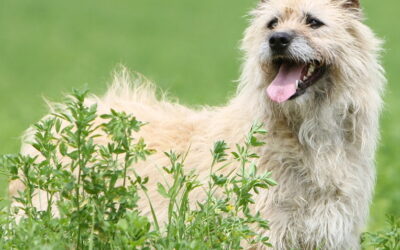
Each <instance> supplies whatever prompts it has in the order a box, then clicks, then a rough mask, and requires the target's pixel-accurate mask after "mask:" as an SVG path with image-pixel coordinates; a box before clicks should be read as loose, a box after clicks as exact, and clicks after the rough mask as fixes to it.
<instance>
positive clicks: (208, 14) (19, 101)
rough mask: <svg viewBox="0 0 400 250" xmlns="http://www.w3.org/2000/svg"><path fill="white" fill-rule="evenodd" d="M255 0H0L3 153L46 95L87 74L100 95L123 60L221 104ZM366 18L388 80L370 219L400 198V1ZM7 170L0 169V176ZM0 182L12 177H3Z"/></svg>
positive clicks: (369, 5) (375, 6) (367, 4)
mask: <svg viewBox="0 0 400 250" xmlns="http://www.w3.org/2000/svg"><path fill="white" fill-rule="evenodd" d="M255 2H256V1H255V0H253V1H228V0H219V1H213V0H203V1H194V0H169V1H160V0H158V1H156V0H146V1H137V0H136V1H134V0H131V1H128V0H120V1H113V2H112V1H106V0H97V1H94V0H88V1H77V0H71V1H51V0H25V1H13V0H2V1H0V30H1V32H0V57H1V60H0V106H1V109H0V119H1V122H0V142H1V143H0V153H9V152H15V151H17V150H18V147H19V141H20V139H19V136H20V135H21V134H22V131H23V130H24V129H26V128H27V127H28V126H29V125H30V124H32V123H33V122H35V121H37V120H38V119H39V118H40V117H41V116H43V115H44V114H45V113H46V108H45V104H44V102H43V100H42V96H45V97H48V98H50V99H51V100H61V98H62V95H61V94H62V93H63V92H67V91H70V90H71V88H72V87H81V86H83V85H84V84H85V83H87V84H88V85H89V88H90V89H91V90H92V91H93V92H95V93H98V94H101V93H103V92H104V91H105V89H106V86H107V83H109V82H110V78H111V77H110V76H111V74H110V72H111V71H112V70H113V69H114V68H115V66H116V65H117V64H118V63H123V64H125V65H126V66H128V67H129V68H130V69H134V70H136V71H138V72H141V73H143V74H144V75H146V76H147V77H149V78H150V79H152V80H154V81H155V82H156V83H157V84H158V85H159V86H161V88H163V89H166V90H169V92H170V93H172V95H174V96H177V97H179V98H180V100H181V101H182V102H183V103H185V104H190V105H199V104H208V105H215V104H222V103H224V101H225V100H226V99H227V98H228V97H229V95H230V94H232V92H233V90H234V88H235V83H234V82H233V80H235V79H236V78H238V75H239V73H238V72H239V66H240V53H239V51H238V49H237V47H238V44H239V40H240V39H241V36H242V33H243V30H244V28H245V27H246V18H245V14H246V13H247V11H248V10H249V9H250V8H251V7H252V6H254V4H255ZM362 3H363V4H364V8H365V10H366V12H367V17H368V20H367V23H368V24H370V26H372V28H373V29H374V30H375V31H376V32H377V33H378V34H379V35H380V36H381V37H383V38H384V39H385V40H386V46H385V47H386V53H385V55H384V58H383V61H384V64H385V68H386V70H387V76H388V79H389V86H388V91H387V93H386V98H385V99H386V107H385V112H384V115H383V117H382V141H381V147H380V150H379V154H378V158H377V162H378V183H377V189H376V196H375V200H374V203H373V205H372V215H371V218H370V227H371V228H372V229H378V228H381V227H382V226H383V224H384V216H385V213H397V215H399V213H400V212H399V210H398V207H400V188H399V185H398V179H399V178H400V154H399V148H400V146H399V145H398V143H399V142H400V129H399V128H398V124H400V99H399V98H398V97H399V96H400V86H399V85H398V84H396V82H397V81H399V80H400V71H399V70H398V69H397V67H398V60H399V58H400V32H399V31H397V29H396V27H394V25H393V20H397V10H398V9H399V8H400V2H398V1H396V0H387V1H385V2H379V1H373V0H364V1H363V2H362ZM0 178H1V177H0ZM0 188H1V190H5V188H6V182H5V180H4V178H3V179H0Z"/></svg>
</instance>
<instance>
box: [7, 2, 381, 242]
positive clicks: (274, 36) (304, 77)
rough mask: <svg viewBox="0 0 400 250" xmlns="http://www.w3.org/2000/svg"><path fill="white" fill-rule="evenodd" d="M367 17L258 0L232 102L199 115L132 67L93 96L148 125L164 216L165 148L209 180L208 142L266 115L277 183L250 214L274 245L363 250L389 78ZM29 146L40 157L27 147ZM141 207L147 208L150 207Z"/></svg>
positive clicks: (268, 161) (268, 164) (318, 5)
mask: <svg viewBox="0 0 400 250" xmlns="http://www.w3.org/2000/svg"><path fill="white" fill-rule="evenodd" d="M362 21H363V14H362V10H361V7H360V4H359V2H358V0H263V1H261V2H260V3H258V5H257V7H256V8H255V9H254V10H253V11H252V12H251V24H250V26H249V27H248V28H247V30H246V31H245V36H244V39H243V41H242V47H241V49H242V51H243V53H244V64H243V67H242V73H241V76H240V83H239V86H238V90H237V93H236V95H235V96H234V97H233V98H232V99H231V100H230V101H229V102H228V103H227V104H226V105H225V106H222V107H215V108H209V107H207V108H206V107H205V108H201V109H196V110H193V109H189V108H187V107H184V106H182V105H180V104H178V103H177V102H171V101H168V99H167V98H157V97H156V95H155V90H154V87H152V85H151V84H145V83H140V84H137V83H135V82H132V80H131V79H130V78H129V74H128V73H127V72H126V71H122V72H120V73H118V74H117V75H116V76H115V80H114V83H113V85H112V87H111V88H110V89H109V91H108V92H107V93H106V95H105V96H103V97H101V98H97V97H94V98H92V99H91V100H90V102H92V103H97V104H98V109H99V113H107V112H109V110H110V109H111V108H112V109H115V110H118V111H125V112H128V113H132V114H134V115H135V116H136V117H137V118H138V119H139V120H141V121H145V122H148V125H146V126H144V127H143V129H142V131H141V132H140V136H141V137H143V138H144V139H145V141H146V142H147V144H148V145H149V147H150V148H154V149H156V150H157V152H159V153H156V154H154V155H152V156H150V157H149V159H148V161H147V162H145V163H142V164H144V165H143V167H141V166H140V167H138V168H137V169H138V172H139V174H140V175H142V176H149V177H150V183H149V196H150V199H151V200H152V201H154V204H153V206H154V209H155V210H156V212H157V214H158V215H159V216H160V217H164V218H165V217H166V216H167V215H166V209H165V206H166V204H165V200H163V199H162V198H161V197H160V195H159V194H158V193H157V191H156V183H157V182H162V181H163V179H162V178H163V177H161V175H160V172H159V170H157V168H155V167H151V166H162V165H165V164H166V161H167V159H166V157H165V156H164V155H163V154H162V152H164V151H169V150H170V149H173V150H174V151H177V152H185V151H186V150H187V149H188V148H189V147H190V152H189V154H188V155H187V159H186V165H187V166H190V167H193V168H194V169H195V171H196V172H197V173H199V176H200V178H206V176H207V175H208V173H209V167H210V162H211V154H210V152H209V149H210V148H211V147H212V145H213V143H214V142H215V141H217V140H225V141H226V142H227V143H228V144H229V145H230V146H234V145H235V144H237V143H242V142H243V141H244V135H245V134H246V132H247V131H248V130H249V128H250V127H251V125H252V124H253V122H254V121H262V122H263V123H264V124H265V127H266V129H267V131H268V134H267V135H265V136H264V138H263V140H264V141H266V142H267V144H266V145H265V146H262V147H260V148H259V149H257V153H258V154H259V155H260V156H261V157H260V159H258V165H259V166H260V171H272V173H273V178H274V179H275V180H276V181H277V182H278V183H279V184H278V185H277V186H275V187H273V188H271V189H270V190H268V191H265V192H264V193H261V194H259V195H258V196H257V199H256V204H255V208H254V209H255V210H256V211H259V212H260V213H261V214H262V216H263V217H265V218H266V219H268V220H269V222H270V228H271V229H270V230H269V231H267V232H265V235H267V236H269V238H270V242H271V243H272V245H273V246H274V249H317V248H318V249H359V248H360V233H361V230H362V229H363V227H364V226H365V223H366V219H367V217H368V210H369V204H370V202H371V199H372V193H373V189H374V183H375V166H374V155H375V151H376V147H377V141H378V137H379V114H380V111H381V106H382V98H381V97H382V93H383V90H384V86H385V82H386V80H385V77H384V70H383V68H382V67H381V65H380V61H379V57H380V53H381V47H382V43H381V41H380V40H379V39H378V38H376V36H375V35H374V33H373V32H372V31H371V30H370V29H369V28H368V27H367V26H366V25H364V24H363V22H362ZM97 140H98V141H97V143H106V142H107V140H106V138H98V139H97ZM22 152H23V153H25V154H35V153H36V152H35V149H33V148H32V147H31V146H29V145H28V144H25V145H23V147H22ZM18 186H20V185H18V183H17V184H16V183H12V184H11V186H10V190H11V192H14V193H15V192H16V191H15V190H17V189H18V188H20V187H18ZM197 192H198V193H197V194H195V195H196V197H197V198H198V199H200V198H201V197H202V195H203V194H202V191H201V190H199V191H197ZM36 202H38V201H36ZM140 207H141V208H142V209H143V210H144V211H149V210H148V209H149V208H148V206H146V203H145V202H144V203H141V204H140ZM254 248H256V249H261V248H262V247H261V246H254Z"/></svg>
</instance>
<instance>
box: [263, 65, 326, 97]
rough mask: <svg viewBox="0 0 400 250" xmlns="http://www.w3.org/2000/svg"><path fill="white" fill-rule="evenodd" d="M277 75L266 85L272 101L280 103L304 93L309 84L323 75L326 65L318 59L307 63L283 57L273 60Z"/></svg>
mask: <svg viewBox="0 0 400 250" xmlns="http://www.w3.org/2000/svg"><path fill="white" fill-rule="evenodd" d="M273 64H274V65H275V66H276V67H277V69H278V70H277V71H278V73H277V75H276V76H275V78H274V80H273V81H272V82H271V84H270V85H269V86H268V89H267V93H268V96H269V97H270V98H271V100H272V101H274V102H278V103H282V102H285V101H287V100H292V99H295V98H296V97H299V96H301V95H302V94H304V93H305V92H306V90H307V88H309V87H310V86H312V85H313V84H314V83H316V82H317V81H318V80H319V79H321V77H322V76H323V75H324V73H325V70H326V67H325V65H323V64H322V63H320V62H319V61H316V60H314V61H310V62H307V63H304V62H296V61H293V60H289V59H285V58H277V59H275V60H273Z"/></svg>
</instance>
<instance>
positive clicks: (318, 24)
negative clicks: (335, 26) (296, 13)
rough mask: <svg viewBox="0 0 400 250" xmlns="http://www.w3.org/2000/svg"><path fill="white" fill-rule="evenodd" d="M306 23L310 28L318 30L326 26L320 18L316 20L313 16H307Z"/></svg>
mask: <svg viewBox="0 0 400 250" xmlns="http://www.w3.org/2000/svg"><path fill="white" fill-rule="evenodd" d="M306 23H307V25H308V26H310V27H311V28H313V29H318V28H319V27H321V26H323V25H325V24H324V23H323V22H321V21H320V20H319V19H318V18H315V17H312V16H307V19H306Z"/></svg>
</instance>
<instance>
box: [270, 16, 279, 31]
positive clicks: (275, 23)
mask: <svg viewBox="0 0 400 250" xmlns="http://www.w3.org/2000/svg"><path fill="white" fill-rule="evenodd" d="M277 25H278V18H276V17H275V18H274V19H272V20H271V21H269V22H268V24H267V27H268V29H271V30H272V29H274V28H275V27H276V26H277Z"/></svg>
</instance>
